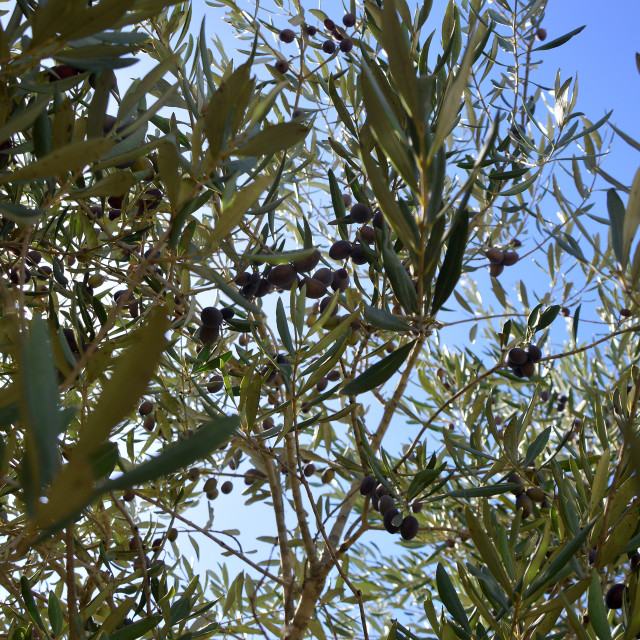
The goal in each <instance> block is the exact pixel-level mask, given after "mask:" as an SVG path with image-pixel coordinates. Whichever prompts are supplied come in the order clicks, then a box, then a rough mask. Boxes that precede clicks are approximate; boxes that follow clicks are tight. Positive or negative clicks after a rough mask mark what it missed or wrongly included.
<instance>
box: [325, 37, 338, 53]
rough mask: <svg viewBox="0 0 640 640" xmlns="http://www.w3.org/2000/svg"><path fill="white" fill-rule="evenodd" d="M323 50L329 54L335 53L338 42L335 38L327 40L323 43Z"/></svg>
mask: <svg viewBox="0 0 640 640" xmlns="http://www.w3.org/2000/svg"><path fill="white" fill-rule="evenodd" d="M322 50H323V51H324V52H325V53H328V54H332V53H335V50H336V43H335V42H334V41H333V40H325V41H324V42H323V43H322Z"/></svg>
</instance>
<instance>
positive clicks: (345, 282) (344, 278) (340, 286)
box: [331, 269, 349, 291]
mask: <svg viewBox="0 0 640 640" xmlns="http://www.w3.org/2000/svg"><path fill="white" fill-rule="evenodd" d="M348 286H349V272H348V271H347V270H346V269H338V270H337V271H334V272H333V282H332V283H331V288H332V289H333V290H334V291H338V290H340V291H344V290H345V289H346V288H347V287H348Z"/></svg>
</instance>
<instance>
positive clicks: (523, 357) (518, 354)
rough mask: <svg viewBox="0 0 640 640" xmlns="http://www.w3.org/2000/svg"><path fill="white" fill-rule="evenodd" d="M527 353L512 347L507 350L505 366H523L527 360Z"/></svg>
mask: <svg viewBox="0 0 640 640" xmlns="http://www.w3.org/2000/svg"><path fill="white" fill-rule="evenodd" d="M528 359H529V358H528V356H527V352H526V351H525V350H524V349H521V348H520V347H514V348H513V349H509V353H507V364H508V365H509V366H510V367H517V366H519V365H522V364H524V363H525V362H527V360H528Z"/></svg>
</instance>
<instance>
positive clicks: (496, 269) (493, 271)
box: [489, 264, 504, 278]
mask: <svg viewBox="0 0 640 640" xmlns="http://www.w3.org/2000/svg"><path fill="white" fill-rule="evenodd" d="M503 271H504V267H503V266H502V265H501V264H491V265H489V275H490V276H491V277H492V278H497V277H498V276H499V275H500V274H501V273H502V272H503Z"/></svg>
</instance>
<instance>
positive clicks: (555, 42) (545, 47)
mask: <svg viewBox="0 0 640 640" xmlns="http://www.w3.org/2000/svg"><path fill="white" fill-rule="evenodd" d="M586 26H587V25H586V24H583V25H582V26H581V27H578V28H577V29H574V30H573V31H570V32H569V33H565V34H564V35H563V36H560V37H559V38H556V39H555V40H551V41H550V42H546V43H545V44H541V45H540V46H539V47H536V48H535V49H532V51H547V50H549V49H555V48H556V47H560V46H561V45H563V44H564V43H565V42H569V40H571V38H573V36H576V35H578V34H579V33H580V32H581V31H582V30H583V29H584V28H585V27H586Z"/></svg>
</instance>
